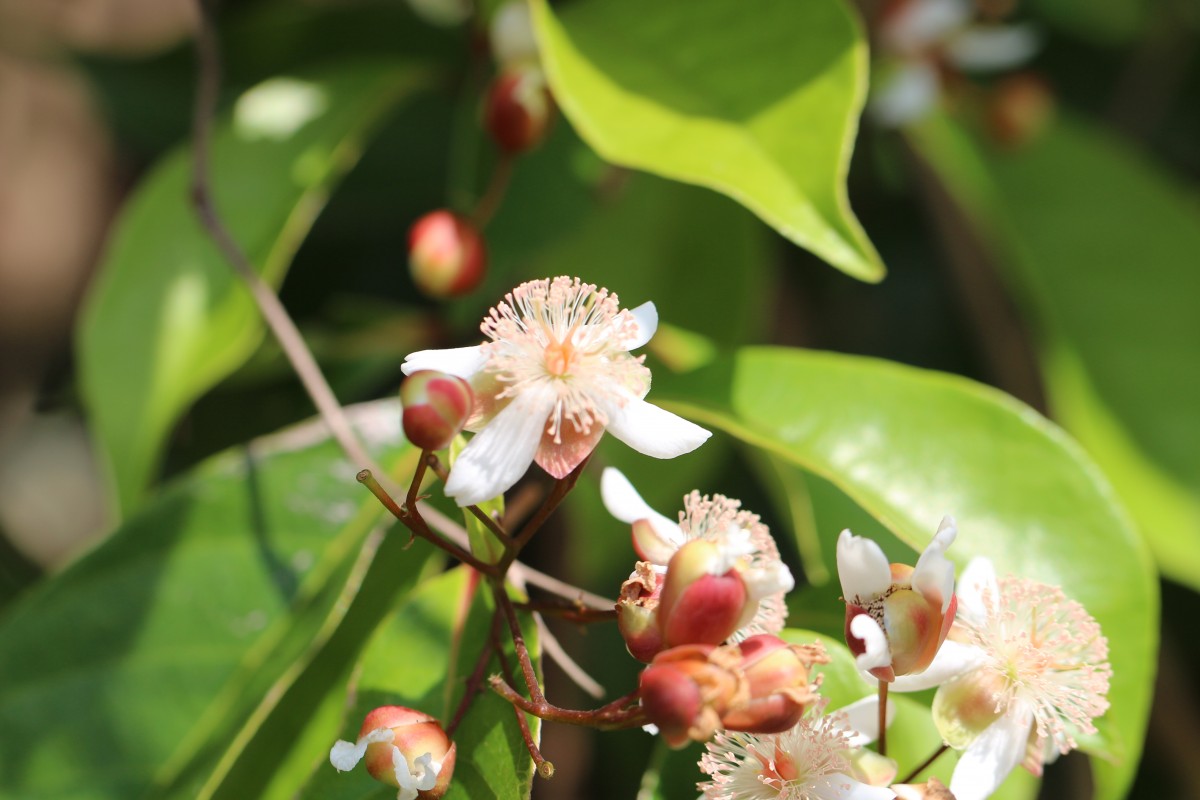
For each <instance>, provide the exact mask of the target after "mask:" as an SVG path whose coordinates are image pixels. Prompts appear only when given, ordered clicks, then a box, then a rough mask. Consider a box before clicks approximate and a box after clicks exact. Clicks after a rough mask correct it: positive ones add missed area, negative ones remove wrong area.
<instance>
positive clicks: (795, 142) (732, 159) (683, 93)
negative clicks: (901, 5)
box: [533, 0, 884, 280]
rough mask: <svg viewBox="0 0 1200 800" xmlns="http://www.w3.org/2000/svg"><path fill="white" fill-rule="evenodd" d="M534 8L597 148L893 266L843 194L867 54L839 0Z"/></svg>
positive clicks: (553, 77)
mask: <svg viewBox="0 0 1200 800" xmlns="http://www.w3.org/2000/svg"><path fill="white" fill-rule="evenodd" d="M533 11H534V20H535V25H536V28H537V33H538V38H539V42H540V45H541V54H542V60H543V64H544V66H545V68H546V72H547V74H548V76H549V79H550V83H551V86H552V88H553V90H554V95H555V98H556V100H557V101H558V102H559V104H560V105H561V106H562V108H563V111H564V113H565V114H566V115H567V117H568V118H569V119H570V120H571V123H572V124H573V125H574V126H575V128H576V129H577V130H578V131H579V133H580V135H581V136H582V137H583V138H584V139H585V140H586V141H587V142H588V143H589V144H590V145H591V146H592V147H593V148H595V149H596V151H597V152H598V153H599V154H600V155H601V156H603V157H604V158H606V159H608V160H610V161H612V162H614V163H617V164H621V165H623V166H629V167H635V168H637V169H644V170H647V171H650V172H654V173H657V174H659V175H663V176H666V177H669V178H673V179H676V180H681V181H686V182H689V183H696V184H699V185H702V186H707V187H709V188H712V189H715V190H717V191H719V192H723V193H725V194H727V195H729V196H730V197H733V198H734V199H736V200H738V201H739V202H740V203H742V204H744V205H745V206H746V207H748V208H750V209H751V210H752V211H754V212H755V213H756V214H758V215H759V217H761V218H762V219H763V220H764V221H766V222H767V223H768V224H770V225H771V226H772V227H774V228H775V229H776V230H778V231H779V232H780V233H781V234H783V235H784V236H786V237H787V238H789V239H791V240H792V241H794V242H796V243H797V244H799V245H801V246H803V247H805V248H807V249H809V250H811V251H812V252H814V253H816V254H817V255H818V256H820V257H821V258H823V259H825V260H826V261H828V262H829V263H830V264H832V265H834V266H836V267H837V268H838V269H841V270H843V271H845V272H847V273H849V274H850V275H854V276H855V277H858V278H861V279H863V280H879V279H880V278H881V277H883V273H884V268H883V264H882V262H881V261H880V259H879V256H878V254H877V253H876V252H875V249H874V248H873V247H872V245H871V243H870V241H869V240H868V239H867V237H866V235H865V234H864V233H863V231H862V228H861V227H860V226H859V224H858V221H857V220H856V219H855V217H854V215H853V213H852V212H851V211H850V206H849V202H848V200H847V197H846V187H845V177H846V172H847V170H848V168H849V158H850V152H851V150H852V149H853V142H854V136H855V133H856V132H857V126H858V114H859V111H860V110H861V108H862V103H863V98H864V96H865V94H866V80H867V79H866V74H867V64H866V44H865V41H864V40H863V36H862V32H861V31H860V29H859V26H858V24H857V21H856V20H855V19H854V17H853V16H852V13H851V12H850V11H849V9H847V8H846V6H845V5H844V4H843V3H842V2H840V0H806V2H803V3H773V4H766V5H757V6H755V7H754V8H753V9H747V8H746V7H744V6H741V5H738V4H731V3H725V2H717V1H716V0H704V2H690V3H684V2H679V1H678V0H676V1H675V2H663V3H649V4H648V3H642V2H638V1H637V0H605V1H604V2H597V1H596V0H591V1H590V2H579V3H573V4H571V5H570V6H566V7H563V8H562V10H561V15H558V14H557V12H556V11H555V12H552V11H551V10H550V7H549V4H548V3H547V2H546V1H545V0H536V2H534V3H533Z"/></svg>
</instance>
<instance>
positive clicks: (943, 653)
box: [891, 639, 987, 692]
mask: <svg viewBox="0 0 1200 800" xmlns="http://www.w3.org/2000/svg"><path fill="white" fill-rule="evenodd" d="M986 660H987V655H986V654H985V653H984V652H983V651H982V650H980V649H979V648H978V647H975V646H973V645H967V644H961V643H959V642H956V641H953V640H951V639H947V640H946V641H944V642H942V646H941V648H940V649H939V650H938V651H937V655H935V656H934V657H933V661H932V662H931V663H930V664H929V666H928V667H926V668H925V671H924V672H918V673H916V674H915V675H901V676H900V677H898V678H896V680H894V681H892V686H891V689H892V691H893V692H919V691H922V690H924V689H932V688H933V687H935V686H941V685H942V684H943V683H945V682H946V681H949V680H953V679H954V678H957V677H958V676H959V675H963V674H965V673H967V672H970V671H971V670H973V669H975V668H976V667H978V666H979V665H981V664H982V663H983V662H984V661H986Z"/></svg>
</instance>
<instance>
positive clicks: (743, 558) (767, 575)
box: [600, 467, 796, 642]
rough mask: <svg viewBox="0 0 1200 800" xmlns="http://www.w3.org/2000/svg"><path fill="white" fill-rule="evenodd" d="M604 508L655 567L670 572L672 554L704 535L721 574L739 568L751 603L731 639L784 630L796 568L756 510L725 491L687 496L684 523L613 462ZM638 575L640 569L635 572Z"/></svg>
mask: <svg viewBox="0 0 1200 800" xmlns="http://www.w3.org/2000/svg"><path fill="white" fill-rule="evenodd" d="M600 493H601V496H602V497H603V499H604V507H605V508H607V509H608V512H609V513H610V514H612V515H613V516H614V517H616V518H617V519H619V520H620V521H622V522H626V523H629V524H630V525H632V526H633V542H634V548H635V549H636V550H637V553H638V555H639V556H640V557H641V558H643V559H644V560H645V561H647V562H649V563H650V564H651V565H652V567H653V569H654V570H655V571H656V572H659V573H665V572H666V568H667V564H668V563H669V562H670V560H671V556H673V555H675V553H676V551H678V550H679V548H680V547H682V546H683V545H684V544H686V543H687V542H690V541H693V540H696V539H703V540H705V541H709V542H712V543H713V544H716V545H718V546H719V547H720V548H721V552H722V555H723V556H724V558H723V559H722V561H721V564H720V566H719V567H718V569H720V568H721V567H723V569H722V570H721V571H722V573H724V572H727V571H728V570H729V569H732V568H733V567H734V566H735V565H737V566H738V567H739V569H738V575H739V576H740V577H741V579H742V583H743V584H745V586H746V606H745V609H746V610H745V612H744V613H743V618H742V619H741V620H739V624H738V630H737V632H736V633H734V634H733V636H731V637H730V641H733V642H740V641H742V640H743V639H745V638H747V637H749V636H754V635H755V634H759V633H779V631H781V630H783V625H784V621H785V620H786V618H787V604H786V603H785V601H784V596H785V595H786V594H787V593H788V592H790V591H791V590H792V588H793V587H794V586H795V585H796V581H795V579H794V578H793V577H792V573H791V570H789V569H788V567H787V565H786V564H784V563H783V561H782V560H781V559H780V557H779V548H778V547H777V546H776V545H775V540H774V539H773V538H771V532H770V531H769V530H768V529H767V526H766V525H763V524H762V522H760V521H759V517H758V515H757V514H752V513H750V512H749V511H745V510H743V509H742V508H741V503H740V502H739V501H737V500H733V499H731V498H728V497H725V496H724V495H719V494H718V495H713V496H712V497H708V496H707V495H706V496H701V495H700V493H699V492H692V493H691V494H690V495H688V496H686V497H684V499H683V504H684V510H683V511H682V512H680V514H679V522H678V523H675V522H672V521H671V520H670V519H668V518H667V517H665V516H664V515H662V514H660V513H658V512H657V511H655V510H654V509H653V508H651V507H650V506H649V505H648V504H647V503H646V501H645V500H643V499H642V497H641V495H639V494H638V493H637V490H636V489H634V488H633V485H632V484H630V482H629V480H628V479H627V478H626V477H625V476H624V475H622V474H621V472H620V471H619V470H616V469H613V468H612V467H608V468H606V469H605V470H604V474H603V475H602V476H601V478H600ZM635 575H636V572H635Z"/></svg>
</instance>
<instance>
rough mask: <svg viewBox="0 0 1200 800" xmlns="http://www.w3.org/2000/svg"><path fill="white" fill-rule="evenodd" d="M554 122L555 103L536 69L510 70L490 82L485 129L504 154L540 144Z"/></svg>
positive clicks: (523, 67) (515, 152) (544, 79)
mask: <svg viewBox="0 0 1200 800" xmlns="http://www.w3.org/2000/svg"><path fill="white" fill-rule="evenodd" d="M553 119H554V99H553V98H552V97H551V96H550V90H549V88H548V87H547V86H546V78H545V76H544V75H543V74H542V71H541V69H539V68H538V67H536V66H520V67H510V68H508V69H506V70H505V71H504V72H502V73H500V75H499V76H497V78H496V79H495V81H493V82H492V87H491V89H490V90H489V91H488V97H487V106H486V108H485V110H484V125H485V127H486V128H487V130H488V133H489V134H491V136H492V139H494V140H495V142H496V144H497V145H498V146H499V147H500V149H501V150H503V151H504V152H506V153H509V154H512V155H515V154H517V153H524V152H525V151H527V150H531V149H533V148H534V147H537V146H538V145H539V144H541V142H542V139H544V138H545V136H546V131H547V130H549V128H550V123H551V121H553Z"/></svg>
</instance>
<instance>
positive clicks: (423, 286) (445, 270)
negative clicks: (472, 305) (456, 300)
mask: <svg viewBox="0 0 1200 800" xmlns="http://www.w3.org/2000/svg"><path fill="white" fill-rule="evenodd" d="M408 268H409V271H410V272H411V273H412V279H413V283H415V284H416V285H417V288H418V289H420V290H421V291H422V292H424V293H425V294H427V295H429V296H430V297H437V298H445V297H461V296H462V295H465V294H467V293H469V292H471V291H472V290H474V289H475V287H477V286H478V285H479V284H480V282H481V281H482V280H483V277H484V273H485V270H486V269H487V250H486V248H485V247H484V244H483V237H482V236H481V235H480V234H479V231H477V230H476V229H475V226H474V225H472V224H471V223H470V222H468V221H467V220H466V219H464V218H463V217H461V216H459V215H457V214H454V213H453V212H450V211H446V210H445V209H441V210H438V211H432V212H430V213H428V214H426V215H425V216H423V217H421V218H420V219H419V220H417V221H416V223H414V224H413V226H412V228H411V229H410V230H409V232H408Z"/></svg>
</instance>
